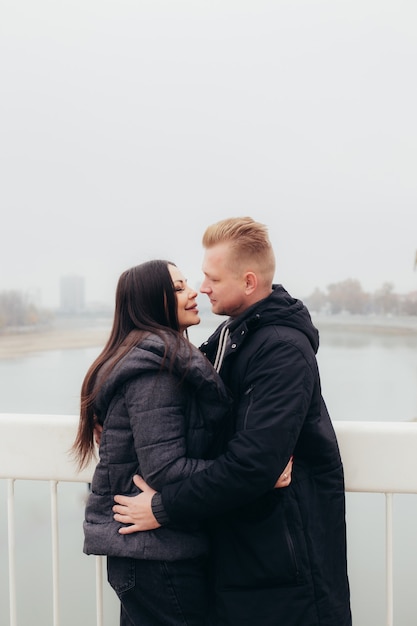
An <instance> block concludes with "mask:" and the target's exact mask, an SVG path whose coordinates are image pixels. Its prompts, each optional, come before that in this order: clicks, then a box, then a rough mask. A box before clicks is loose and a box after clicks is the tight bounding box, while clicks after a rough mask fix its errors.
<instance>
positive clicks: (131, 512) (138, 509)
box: [113, 476, 161, 535]
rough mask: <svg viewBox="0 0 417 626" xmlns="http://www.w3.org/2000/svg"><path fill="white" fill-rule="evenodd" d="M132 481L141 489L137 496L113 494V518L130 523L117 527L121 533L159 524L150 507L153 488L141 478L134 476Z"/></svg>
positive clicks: (155, 526)
mask: <svg viewBox="0 0 417 626" xmlns="http://www.w3.org/2000/svg"><path fill="white" fill-rule="evenodd" d="M133 482H134V483H135V485H136V487H139V489H141V490H142V493H139V494H138V495H137V496H115V497H114V501H115V502H117V504H115V505H114V507H113V513H115V515H113V517H114V519H115V520H116V521H117V522H122V524H131V525H130V526H125V527H123V528H120V529H119V533H120V534H121V535H130V534H131V533H136V532H138V531H139V530H153V529H154V528H159V527H160V525H161V524H158V522H157V521H156V519H155V517H154V515H153V513H152V508H151V502H152V498H153V495H154V494H155V493H156V491H155V490H154V489H152V488H151V487H149V486H148V485H147V484H146V483H145V481H144V480H143V478H141V477H140V476H134V477H133Z"/></svg>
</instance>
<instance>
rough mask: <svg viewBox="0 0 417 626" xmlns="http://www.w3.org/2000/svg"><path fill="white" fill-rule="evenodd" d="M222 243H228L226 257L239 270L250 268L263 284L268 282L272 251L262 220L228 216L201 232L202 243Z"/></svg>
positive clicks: (271, 265)
mask: <svg viewBox="0 0 417 626" xmlns="http://www.w3.org/2000/svg"><path fill="white" fill-rule="evenodd" d="M222 243H227V244H229V246H230V257H229V260H230V262H231V263H233V265H234V266H235V267H238V268H239V270H241V269H243V268H244V269H245V270H252V271H254V272H255V273H257V274H258V276H259V278H261V279H262V280H263V281H264V282H265V284H268V285H269V286H270V285H271V284H272V281H273V278H274V273H275V255H274V251H273V249H272V245H271V242H270V241H269V235H268V229H267V227H266V226H265V224H260V223H259V222H255V220H254V219H252V218H251V217H230V218H227V219H224V220H221V221H220V222H216V223H215V224H212V225H211V226H209V227H208V228H207V229H206V231H205V233H204V235H203V247H204V248H213V247H214V246H216V245H218V244H222Z"/></svg>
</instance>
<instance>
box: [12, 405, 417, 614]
mask: <svg viewBox="0 0 417 626" xmlns="http://www.w3.org/2000/svg"><path fill="white" fill-rule="evenodd" d="M77 423H78V417H76V416H72V415H67V416H63V415H21V414H0V479H5V480H6V481H7V484H8V495H7V519H8V555H9V601H10V626H17V616H16V596H17V590H16V583H15V581H16V566H15V541H16V539H15V496H14V484H15V481H16V480H35V481H49V484H50V494H51V528H52V538H51V539H52V554H53V557H52V587H53V589H52V598H53V626H59V624H60V594H59V569H60V568H59V546H58V530H59V529H58V526H59V524H58V502H57V485H58V483H60V482H65V481H67V482H81V483H89V482H90V481H91V477H92V472H93V469H94V463H92V464H90V466H89V467H88V468H87V469H85V470H84V471H83V472H81V473H78V472H77V471H76V469H75V465H74V462H73V461H72V459H71V456H70V454H69V449H70V447H71V444H72V442H73V440H74V437H75V433H76V428H77ZM334 426H335V429H336V433H337V437H338V441H339V445H340V449H341V454H342V459H343V464H344V468H345V479H346V490H347V491H350V492H368V493H383V494H385V499H386V505H385V508H386V624H387V626H393V545H392V533H393V529H392V518H393V494H395V493H412V494H417V454H416V451H417V423H416V422H347V421H335V422H334ZM96 559H97V561H96V598H97V599H96V623H97V626H103V580H102V557H96Z"/></svg>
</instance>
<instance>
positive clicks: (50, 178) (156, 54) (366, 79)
mask: <svg viewBox="0 0 417 626" xmlns="http://www.w3.org/2000/svg"><path fill="white" fill-rule="evenodd" d="M416 32H417V3H416V2H415V0H390V1H386V0H321V1H315V0H285V1H284V0H275V1H266V0H251V1H247V0H210V1H208V0H189V1H184V0H165V1H163V0H112V1H107V0H61V1H58V0H0V34H1V42H0V45H1V50H0V96H1V97H0V129H1V138H0V158H1V185H0V202H1V237H0V244H1V245H0V291H2V290H4V289H11V288H16V289H22V290H25V291H29V292H35V291H36V290H37V292H38V293H39V294H41V297H42V303H43V304H44V305H45V306H55V305H57V304H58V298H59V278H60V276H61V275H63V274H74V273H75V274H82V275H84V276H85V277H86V286H87V299H88V300H90V301H91V300H110V301H112V300H113V292H114V288H115V284H116V281H117V278H118V276H119V274H120V273H121V272H122V271H123V270H124V269H125V268H127V267H130V266H131V265H135V264H137V263H139V262H141V261H144V260H147V259H149V258H153V257H163V258H169V259H172V260H173V261H175V262H177V264H178V265H179V266H180V268H181V269H182V271H183V272H184V273H185V274H186V275H187V276H188V277H189V279H190V280H191V281H193V282H194V281H196V280H198V279H199V278H200V276H201V272H200V267H201V259H202V250H201V243H200V242H201V235H202V233H203V231H204V228H205V226H207V225H208V224H209V223H211V222H214V221H217V220H218V219H222V218H224V217H229V216H236V215H251V216H252V217H254V218H255V219H258V220H259V221H262V222H264V223H266V224H267V225H268V226H269V229H270V235H271V239H272V241H273V243H274V247H275V250H276V254H277V261H278V264H277V265H278V269H277V276H276V278H277V281H278V282H282V283H283V284H284V285H285V286H286V287H287V289H288V290H289V291H290V292H291V293H292V294H293V295H295V296H298V297H304V296H306V295H308V294H309V293H311V292H312V291H313V289H314V288H315V287H316V286H317V287H320V288H322V289H324V288H325V287H326V286H327V285H328V284H329V283H331V282H338V281H341V280H345V279H346V278H356V279H358V280H360V282H361V283H362V286H363V288H364V289H365V290H367V291H373V290H375V289H377V288H379V287H380V286H381V285H382V284H383V283H384V282H385V281H390V282H392V283H394V286H395V289H396V291H397V292H400V293H405V292H408V291H411V290H415V289H416V288H417V272H415V271H414V269H413V264H414V255H415V251H416V249H417V213H416V207H417V121H416V120H417V116H416V111H417V81H416V68H417V36H416Z"/></svg>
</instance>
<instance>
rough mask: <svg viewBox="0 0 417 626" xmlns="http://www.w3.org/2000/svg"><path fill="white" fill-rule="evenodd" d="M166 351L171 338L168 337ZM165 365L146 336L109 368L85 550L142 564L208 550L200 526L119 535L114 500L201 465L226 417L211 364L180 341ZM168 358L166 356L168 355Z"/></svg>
mask: <svg viewBox="0 0 417 626" xmlns="http://www.w3.org/2000/svg"><path fill="white" fill-rule="evenodd" d="M167 341H169V342H171V344H172V345H171V347H172V348H173V347H174V346H173V344H174V340H173V338H172V337H169V336H168V335H167ZM169 352H170V353H169V354H168V357H167V358H166V359H165V360H164V343H163V341H162V339H161V338H159V337H158V336H157V335H149V336H148V337H147V338H145V339H144V340H143V341H141V343H140V345H137V346H136V347H134V348H133V349H132V350H130V352H129V353H128V354H127V355H126V356H125V357H123V359H122V360H121V361H119V363H117V365H116V366H115V367H114V368H113V371H112V372H111V374H110V376H109V377H108V378H107V380H106V381H105V383H104V384H103V385H102V387H101V389H100V391H99V394H98V397H97V400H96V406H95V412H96V415H97V416H98V417H99V420H100V421H101V422H102V424H103V432H102V435H101V441H100V450H99V455H100V460H99V462H98V464H97V467H96V470H95V472H94V477H93V481H92V487H91V493H90V495H89V498H88V502H87V506H86V512H85V522H84V535H85V543H84V552H85V553H87V554H103V555H108V556H119V557H133V558H138V559H148V560H177V559H185V558H193V557H196V556H199V555H201V554H204V553H205V552H206V551H207V547H208V545H207V544H208V542H207V536H206V533H205V532H204V530H203V529H202V528H201V525H197V524H194V525H193V526H192V527H190V526H187V525H185V524H183V525H181V526H176V527H173V526H166V527H164V528H160V529H157V530H154V531H147V532H141V533H134V534H130V535H121V534H119V533H118V530H119V528H120V527H121V526H122V524H120V523H118V522H116V521H115V520H114V519H113V512H112V507H113V505H114V499H113V498H114V496H115V495H116V494H119V495H130V496H133V495H136V494H137V493H138V492H139V490H138V488H137V487H136V486H135V484H134V483H133V476H134V475H135V474H140V475H141V476H142V477H143V478H144V479H145V480H146V482H147V483H148V484H149V485H150V486H151V487H153V488H154V489H156V490H161V489H162V487H163V486H164V485H165V484H166V483H170V482H175V481H178V480H181V479H183V478H186V477H188V476H190V475H191V474H193V473H195V472H198V471H200V470H202V469H205V468H207V467H208V466H209V465H210V463H211V462H212V461H210V457H213V456H214V454H215V451H216V449H217V445H218V444H219V442H220V439H221V433H222V427H223V425H224V422H225V420H226V421H227V417H228V408H229V398H228V394H227V392H226V390H225V387H224V385H223V383H222V382H221V380H220V378H219V376H218V375H217V373H216V372H215V370H214V369H213V367H212V365H211V364H210V363H209V361H208V360H207V359H206V357H205V356H203V355H202V354H201V353H200V352H199V350H197V348H195V347H194V346H192V345H191V344H190V345H189V346H188V345H187V343H186V342H184V345H182V346H181V348H180V350H179V351H178V352H177V354H176V355H175V357H172V355H173V354H174V351H173V350H170V351H169ZM170 355H171V356H170Z"/></svg>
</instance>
